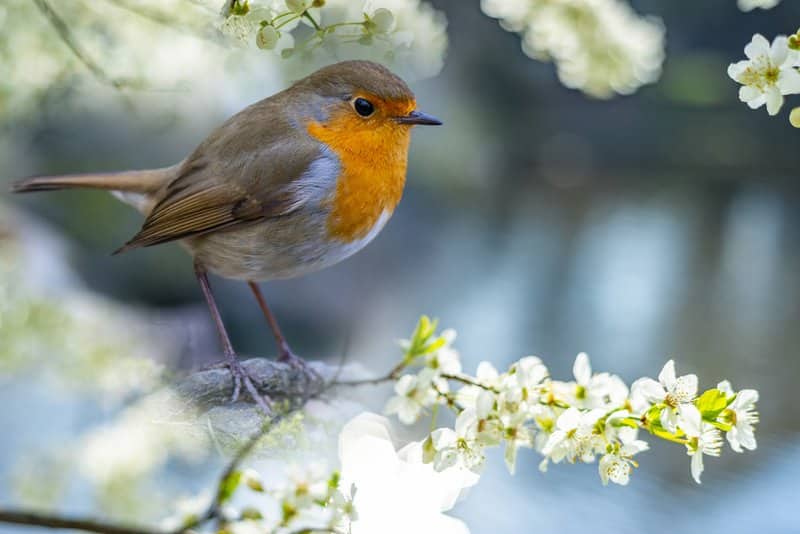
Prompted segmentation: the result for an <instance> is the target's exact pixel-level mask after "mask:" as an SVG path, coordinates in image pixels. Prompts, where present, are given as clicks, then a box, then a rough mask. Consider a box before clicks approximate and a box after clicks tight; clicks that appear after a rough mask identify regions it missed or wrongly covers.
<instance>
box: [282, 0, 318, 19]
mask: <svg viewBox="0 0 800 534" xmlns="http://www.w3.org/2000/svg"><path fill="white" fill-rule="evenodd" d="M311 5H312V2H311V0H286V7H288V8H289V10H290V11H294V12H295V13H297V14H298V15H299V14H301V13H304V12H305V11H306V10H307V9H308V8H310V7H311Z"/></svg>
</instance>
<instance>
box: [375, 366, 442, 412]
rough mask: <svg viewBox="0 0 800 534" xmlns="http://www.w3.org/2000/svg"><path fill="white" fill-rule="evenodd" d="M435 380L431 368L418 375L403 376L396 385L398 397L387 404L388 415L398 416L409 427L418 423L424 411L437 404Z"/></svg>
mask: <svg viewBox="0 0 800 534" xmlns="http://www.w3.org/2000/svg"><path fill="white" fill-rule="evenodd" d="M434 378H435V372H434V371H433V370H432V369H429V368H426V369H423V370H422V371H420V372H419V374H417V375H403V376H401V377H400V379H399V380H398V381H397V383H395V385H394V391H395V393H396V395H395V396H394V397H392V398H391V399H389V402H387V403H386V410H385V413H386V415H391V414H397V418H398V419H400V421H401V422H403V423H405V424H407V425H410V424H412V423H414V422H416V420H417V419H419V416H420V414H421V413H422V410H423V409H424V408H426V407H428V406H431V405H433V404H434V403H435V402H436V392H435V391H434V389H433V380H434Z"/></svg>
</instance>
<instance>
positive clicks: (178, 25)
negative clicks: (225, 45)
mask: <svg viewBox="0 0 800 534" xmlns="http://www.w3.org/2000/svg"><path fill="white" fill-rule="evenodd" d="M106 2H109V3H111V4H113V5H115V6H116V7H118V8H119V9H124V10H125V11H128V12H130V13H133V14H134V15H138V16H139V17H142V18H144V19H147V20H149V21H150V22H154V23H156V24H160V25H161V26H166V27H167V28H171V29H173V30H177V31H180V32H182V33H185V34H187V35H191V36H192V37H197V38H199V39H203V40H204V41H208V42H210V43H214V44H216V45H218V46H221V44H220V42H219V41H218V40H217V39H214V38H212V36H211V35H208V34H204V33H203V32H201V31H198V29H197V28H194V27H192V26H191V25H189V24H186V23H184V22H181V21H178V20H175V19H172V18H170V17H169V16H168V15H166V14H164V13H163V12H161V11H157V10H154V9H150V8H148V7H145V6H139V5H133V4H131V3H130V0H106Z"/></svg>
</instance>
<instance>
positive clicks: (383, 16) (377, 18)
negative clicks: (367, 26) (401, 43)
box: [370, 7, 394, 33]
mask: <svg viewBox="0 0 800 534" xmlns="http://www.w3.org/2000/svg"><path fill="white" fill-rule="evenodd" d="M370 21H371V22H372V29H373V31H374V32H375V33H387V32H389V31H391V29H392V26H394V15H392V12H391V11H389V10H388V9H386V8H384V7H381V8H379V9H376V10H375V13H373V14H372V16H371V17H370Z"/></svg>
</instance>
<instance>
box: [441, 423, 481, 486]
mask: <svg viewBox="0 0 800 534" xmlns="http://www.w3.org/2000/svg"><path fill="white" fill-rule="evenodd" d="M431 440H432V444H433V447H434V450H435V451H436V455H435V458H434V460H433V467H434V469H436V470H437V471H443V470H445V469H447V468H449V467H452V466H454V465H456V464H457V463H460V464H461V465H463V466H465V467H466V468H467V469H470V470H472V471H475V472H476V473H479V472H480V470H481V468H482V467H483V462H484V460H485V457H484V455H483V443H481V442H480V441H479V439H478V416H477V414H476V413H475V411H474V410H464V411H462V412H461V413H460V414H459V415H458V417H456V424H455V430H453V429H450V428H439V429H436V430H434V431H433V432H432V433H431Z"/></svg>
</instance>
